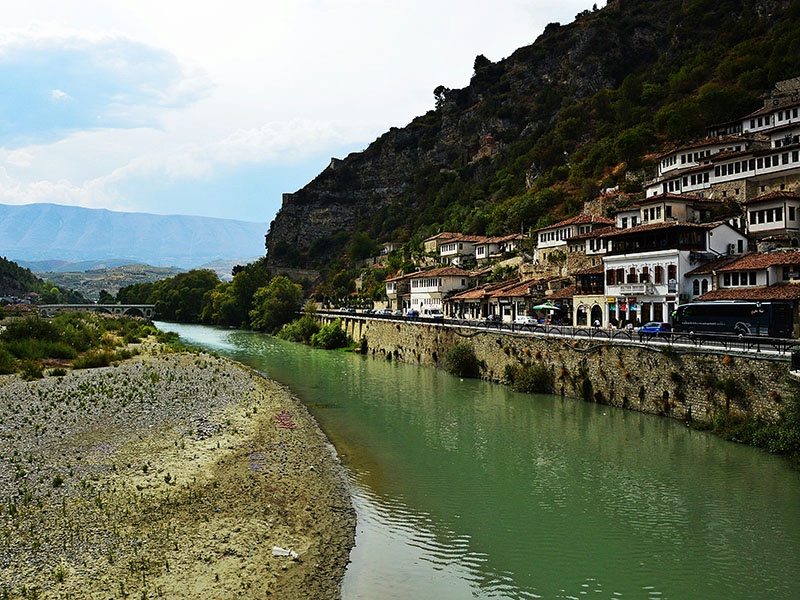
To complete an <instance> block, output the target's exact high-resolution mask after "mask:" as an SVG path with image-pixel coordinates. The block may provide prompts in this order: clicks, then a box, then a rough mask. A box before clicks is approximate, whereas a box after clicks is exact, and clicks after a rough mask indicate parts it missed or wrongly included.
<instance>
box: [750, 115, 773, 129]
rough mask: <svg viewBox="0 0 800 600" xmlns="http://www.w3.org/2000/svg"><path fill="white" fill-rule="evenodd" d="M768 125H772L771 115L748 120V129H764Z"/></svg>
mask: <svg viewBox="0 0 800 600" xmlns="http://www.w3.org/2000/svg"><path fill="white" fill-rule="evenodd" d="M768 125H772V115H767V116H766V117H758V119H750V129H755V128H756V127H766V126H768Z"/></svg>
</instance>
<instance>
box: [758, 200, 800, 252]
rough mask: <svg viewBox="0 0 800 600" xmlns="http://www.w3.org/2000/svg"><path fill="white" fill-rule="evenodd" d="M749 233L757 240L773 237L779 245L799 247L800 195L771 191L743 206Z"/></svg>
mask: <svg viewBox="0 0 800 600" xmlns="http://www.w3.org/2000/svg"><path fill="white" fill-rule="evenodd" d="M744 205H745V209H746V211H747V219H746V221H747V229H748V233H749V234H750V235H751V236H752V237H753V238H754V239H756V240H762V239H764V238H767V237H769V238H771V239H773V240H775V241H776V242H778V244H779V245H785V246H795V247H796V246H798V244H800V194H798V193H797V192H781V191H777V192H770V193H768V194H763V195H761V196H757V197H756V198H753V199H752V200H748V201H747V202H745V203H744Z"/></svg>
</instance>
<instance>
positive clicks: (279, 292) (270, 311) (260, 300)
mask: <svg viewBox="0 0 800 600" xmlns="http://www.w3.org/2000/svg"><path fill="white" fill-rule="evenodd" d="M302 301H303V288H302V287H300V286H299V285H298V284H296V283H294V282H293V281H292V280H291V279H289V278H288V277H286V276H285V275H278V276H277V277H274V278H273V279H272V280H271V281H270V282H269V283H268V284H267V285H266V286H264V287H261V288H258V290H257V291H256V293H255V295H254V296H253V309H252V310H251V311H250V326H251V327H252V328H253V329H257V330H259V331H266V332H268V333H276V332H277V331H278V330H280V328H281V327H282V326H283V325H284V324H285V323H289V322H290V321H291V320H292V319H294V317H295V316H296V314H297V312H298V311H299V310H300V307H301V306H302Z"/></svg>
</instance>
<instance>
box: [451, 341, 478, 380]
mask: <svg viewBox="0 0 800 600" xmlns="http://www.w3.org/2000/svg"><path fill="white" fill-rule="evenodd" d="M445 365H446V369H447V372H448V373H450V374H452V375H455V376H456V377H480V376H481V372H482V371H483V370H484V369H485V368H486V363H484V362H483V361H482V360H478V357H477V356H475V350H474V349H473V348H472V346H471V345H470V344H467V343H464V342H462V343H459V344H456V345H455V346H453V347H452V348H450V350H448V351H447V357H446V359H445Z"/></svg>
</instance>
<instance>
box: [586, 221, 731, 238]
mask: <svg viewBox="0 0 800 600" xmlns="http://www.w3.org/2000/svg"><path fill="white" fill-rule="evenodd" d="M723 224H725V222H724V221H715V222H713V223H690V222H689V221H665V222H663V223H647V224H645V225H637V226H636V227H629V228H628V229H616V228H614V229H613V230H612V231H606V232H603V233H601V234H600V235H599V237H614V236H615V235H628V234H632V233H639V232H642V231H658V230H660V229H672V228H674V227H688V228H690V229H714V228H715V227H719V226H720V225H723Z"/></svg>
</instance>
